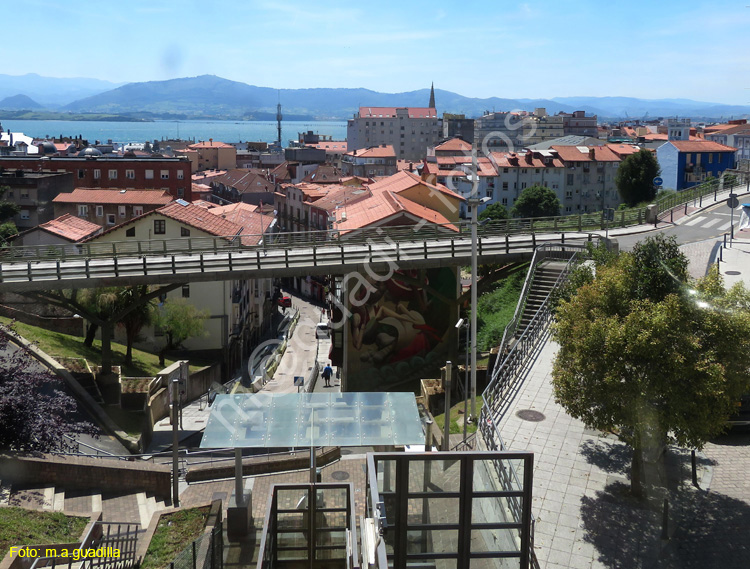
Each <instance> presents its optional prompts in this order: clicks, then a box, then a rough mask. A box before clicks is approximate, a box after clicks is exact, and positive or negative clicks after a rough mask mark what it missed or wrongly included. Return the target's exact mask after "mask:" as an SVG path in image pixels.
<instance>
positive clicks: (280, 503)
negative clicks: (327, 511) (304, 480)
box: [276, 488, 308, 510]
mask: <svg viewBox="0 0 750 569" xmlns="http://www.w3.org/2000/svg"><path fill="white" fill-rule="evenodd" d="M307 507H308V505H307V490H303V489H301V488H296V489H278V490H277V491H276V509H277V510H306V509H307Z"/></svg>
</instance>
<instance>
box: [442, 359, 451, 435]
mask: <svg viewBox="0 0 750 569" xmlns="http://www.w3.org/2000/svg"><path fill="white" fill-rule="evenodd" d="M452 375H453V364H451V362H445V383H444V386H445V414H444V415H443V416H444V417H445V422H444V425H443V431H444V434H443V450H450V449H451V444H450V432H451V376H452Z"/></svg>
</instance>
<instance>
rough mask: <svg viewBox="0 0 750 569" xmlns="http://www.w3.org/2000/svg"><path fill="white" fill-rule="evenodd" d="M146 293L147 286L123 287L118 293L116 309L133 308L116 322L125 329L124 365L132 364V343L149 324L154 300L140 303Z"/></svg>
mask: <svg viewBox="0 0 750 569" xmlns="http://www.w3.org/2000/svg"><path fill="white" fill-rule="evenodd" d="M147 293H148V286H146V285H138V286H129V287H125V288H123V289H122V290H120V291H119V292H118V308H119V310H122V309H124V308H127V307H129V306H133V305H134V306H135V308H134V309H133V310H131V311H130V312H128V313H127V314H125V315H124V316H123V317H122V318H120V320H119V321H118V325H120V326H122V327H123V328H124V329H125V337H126V340H125V342H126V348H127V349H126V351H125V363H126V364H131V363H133V343H134V342H135V340H136V339H137V338H138V334H140V332H141V330H142V329H143V327H144V326H146V325H148V324H150V323H151V320H152V313H153V312H152V311H153V309H154V306H155V303H156V301H155V300H154V299H151V300H148V301H145V302H143V301H141V299H142V298H143V297H145V296H146V294H147Z"/></svg>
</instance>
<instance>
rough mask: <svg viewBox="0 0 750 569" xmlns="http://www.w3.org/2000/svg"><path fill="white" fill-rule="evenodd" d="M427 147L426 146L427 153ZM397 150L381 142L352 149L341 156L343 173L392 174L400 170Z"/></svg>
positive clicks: (363, 175) (367, 176) (362, 175)
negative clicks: (367, 146)
mask: <svg viewBox="0 0 750 569" xmlns="http://www.w3.org/2000/svg"><path fill="white" fill-rule="evenodd" d="M426 153H427V149H426V148H425V155H426ZM396 162H397V161H396V151H395V150H394V148H393V146H391V145H386V144H381V145H380V146H373V147H370V148H365V149H360V150H350V151H349V152H347V153H346V154H344V155H343V156H342V158H341V173H342V174H343V175H344V176H359V177H362V178H375V177H377V176H392V175H393V174H395V173H396V172H397V171H398V167H397V163H396Z"/></svg>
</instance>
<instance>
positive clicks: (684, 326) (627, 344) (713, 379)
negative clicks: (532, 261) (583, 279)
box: [552, 239, 750, 496]
mask: <svg viewBox="0 0 750 569" xmlns="http://www.w3.org/2000/svg"><path fill="white" fill-rule="evenodd" d="M660 244H661V245H665V247H663V248H662V247H660ZM686 267H687V262H686V260H685V258H684V255H682V254H681V253H680V251H679V250H678V249H677V247H676V245H675V244H674V243H673V240H665V239H661V240H647V241H646V243H644V244H643V245H641V246H639V247H636V250H635V251H634V252H633V253H632V254H629V253H624V254H621V255H620V256H619V257H618V258H617V259H615V260H614V261H611V262H609V263H606V264H604V265H601V266H597V268H596V275H595V276H593V277H592V278H591V279H590V280H589V281H588V283H587V284H583V285H582V286H581V287H580V288H579V289H578V290H577V291H576V292H575V293H574V294H573V295H572V297H571V298H570V300H568V301H566V300H562V301H561V302H560V305H559V306H558V307H557V312H556V323H555V326H554V332H553V333H554V338H555V340H556V341H557V342H558V344H559V346H560V349H559V351H558V353H557V356H556V358H555V361H554V364H553V372H552V377H553V381H552V383H553V387H554V392H555V399H556V401H557V402H558V403H560V404H561V405H562V406H563V407H564V408H565V409H566V410H567V412H568V413H570V414H571V415H572V416H573V417H576V418H578V419H581V420H582V421H583V422H584V423H585V424H586V425H588V426H590V427H594V428H597V429H600V430H603V431H609V432H613V433H615V434H617V435H618V437H619V438H620V439H621V440H623V441H624V442H625V443H627V444H628V445H630V446H631V447H632V448H633V459H632V464H631V490H632V492H633V494H634V495H636V496H642V495H643V491H644V489H645V485H646V484H652V483H655V482H658V481H659V475H660V472H661V466H660V465H661V463H662V460H661V457H662V455H663V451H664V450H665V445H666V444H667V443H669V442H674V443H676V444H678V445H680V446H688V447H695V448H701V447H702V446H703V444H704V443H705V442H706V441H707V440H709V439H710V438H711V437H713V436H715V435H717V434H719V433H720V432H721V431H722V430H723V429H724V428H725V421H726V418H727V417H728V416H729V415H730V414H731V412H732V410H733V407H734V404H735V402H736V401H737V400H739V398H740V396H741V395H742V393H744V392H745V391H747V389H748V377H747V370H748V367H750V311H748V307H750V294H749V293H748V292H747V291H746V290H744V289H743V288H742V287H741V286H739V287H735V288H733V289H732V290H730V291H729V292H726V291H725V290H724V287H723V285H722V283H721V277H720V275H719V274H718V271H716V270H715V269H714V271H713V272H712V273H711V274H709V276H707V277H705V278H704V279H703V280H701V281H700V282H698V284H697V286H696V288H695V289H690V288H689V287H687V286H686V285H685V284H684V278H683V277H684V275H685V268H686Z"/></svg>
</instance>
